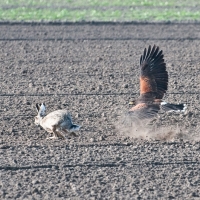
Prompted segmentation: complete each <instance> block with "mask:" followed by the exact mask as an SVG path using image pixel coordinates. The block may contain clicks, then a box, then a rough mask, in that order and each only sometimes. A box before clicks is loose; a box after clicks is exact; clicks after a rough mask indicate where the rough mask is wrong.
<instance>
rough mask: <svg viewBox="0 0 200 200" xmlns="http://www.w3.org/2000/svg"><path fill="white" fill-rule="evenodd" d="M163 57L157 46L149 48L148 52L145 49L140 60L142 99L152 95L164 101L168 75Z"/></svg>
mask: <svg viewBox="0 0 200 200" xmlns="http://www.w3.org/2000/svg"><path fill="white" fill-rule="evenodd" d="M163 57H164V56H163V52H162V51H159V47H156V46H155V45H154V46H153V48H151V46H149V47H148V50H147V49H146V48H145V49H144V53H143V55H142V56H141V58H140V68H141V76H140V95H141V96H142V98H145V95H146V94H148V96H149V95H150V93H151V94H152V95H153V96H154V98H155V99H162V98H163V96H164V94H165V93H166V91H167V86H168V73H167V71H166V64H165V62H164V59H163Z"/></svg>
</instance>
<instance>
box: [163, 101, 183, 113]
mask: <svg viewBox="0 0 200 200" xmlns="http://www.w3.org/2000/svg"><path fill="white" fill-rule="evenodd" d="M161 108H162V110H164V111H166V112H185V111H186V109H187V105H186V104H183V103H181V104H171V103H167V102H162V103H161Z"/></svg>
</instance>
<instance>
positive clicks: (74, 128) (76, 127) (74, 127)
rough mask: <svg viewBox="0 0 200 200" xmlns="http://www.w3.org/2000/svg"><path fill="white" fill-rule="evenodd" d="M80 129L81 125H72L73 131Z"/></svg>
mask: <svg viewBox="0 0 200 200" xmlns="http://www.w3.org/2000/svg"><path fill="white" fill-rule="evenodd" d="M79 129H80V126H79V125H76V124H72V126H71V127H70V131H71V132H73V131H78V130H79Z"/></svg>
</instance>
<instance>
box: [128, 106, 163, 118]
mask: <svg viewBox="0 0 200 200" xmlns="http://www.w3.org/2000/svg"><path fill="white" fill-rule="evenodd" d="M159 110H160V106H159V105H158V104H147V103H139V104H137V105H136V106H134V107H132V108H131V109H130V110H129V115H130V116H132V117H133V118H134V117H135V118H137V119H140V120H143V119H150V118H153V117H154V116H156V115H157V113H158V111H159Z"/></svg>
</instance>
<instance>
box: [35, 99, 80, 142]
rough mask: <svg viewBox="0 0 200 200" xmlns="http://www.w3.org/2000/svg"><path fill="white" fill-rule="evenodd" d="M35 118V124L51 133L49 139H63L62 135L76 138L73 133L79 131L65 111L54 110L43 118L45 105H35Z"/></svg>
mask: <svg viewBox="0 0 200 200" xmlns="http://www.w3.org/2000/svg"><path fill="white" fill-rule="evenodd" d="M36 108H37V112H38V114H37V116H36V117H35V124H36V125H40V126H42V127H43V128H44V129H45V130H46V131H47V132H49V133H53V136H52V137H49V139H54V138H57V137H61V138H63V139H65V137H64V136H63V135H62V133H67V134H69V133H70V134H69V135H73V136H76V134H75V133H74V132H73V131H77V130H79V128H80V126H78V125H75V124H73V123H72V119H71V116H70V114H69V113H67V111H66V110H56V111H53V112H51V113H49V114H48V115H46V116H45V110H46V108H45V104H44V103H42V104H38V103H37V104H36Z"/></svg>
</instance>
